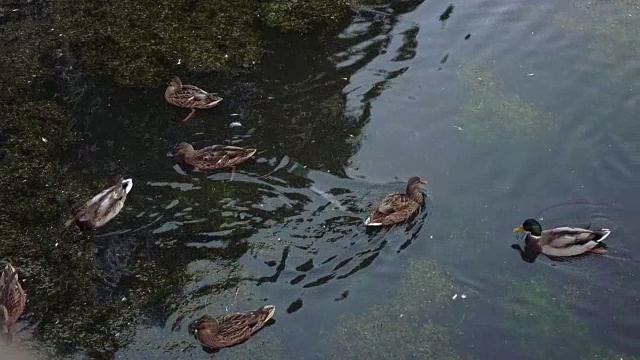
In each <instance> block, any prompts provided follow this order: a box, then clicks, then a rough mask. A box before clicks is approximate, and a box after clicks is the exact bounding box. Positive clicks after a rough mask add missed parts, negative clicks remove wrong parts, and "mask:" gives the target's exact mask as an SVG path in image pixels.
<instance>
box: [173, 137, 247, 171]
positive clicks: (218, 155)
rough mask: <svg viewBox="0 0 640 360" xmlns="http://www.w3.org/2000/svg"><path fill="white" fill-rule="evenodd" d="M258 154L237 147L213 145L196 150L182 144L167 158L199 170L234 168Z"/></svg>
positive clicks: (186, 144)
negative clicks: (181, 161) (179, 159)
mask: <svg viewBox="0 0 640 360" xmlns="http://www.w3.org/2000/svg"><path fill="white" fill-rule="evenodd" d="M255 153H256V149H246V148H241V147H237V146H227V145H212V146H207V147H204V148H202V149H199V150H195V149H194V148H193V146H191V144H188V143H185V142H183V143H180V144H178V145H177V146H176V147H175V148H174V150H173V151H172V152H169V153H168V154H167V156H171V157H178V158H181V159H182V160H183V161H184V162H185V163H187V164H189V165H191V166H193V167H194V168H196V169H198V170H215V169H222V168H233V167H235V166H236V165H238V164H240V163H243V162H245V161H247V160H248V159H249V158H250V157H252V156H253V155H254V154H255Z"/></svg>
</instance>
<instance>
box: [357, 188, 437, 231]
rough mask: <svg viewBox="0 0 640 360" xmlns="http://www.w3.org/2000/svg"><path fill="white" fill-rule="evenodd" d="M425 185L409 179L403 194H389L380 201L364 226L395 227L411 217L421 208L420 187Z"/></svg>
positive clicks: (421, 196)
mask: <svg viewBox="0 0 640 360" xmlns="http://www.w3.org/2000/svg"><path fill="white" fill-rule="evenodd" d="M426 183H427V182H426V181H424V180H421V179H420V178H419V177H417V176H414V177H412V178H410V179H409V181H407V188H406V189H405V192H404V193H391V194H389V195H387V196H385V197H384V199H382V201H381V202H380V204H379V205H377V206H376V208H375V209H374V210H373V211H372V212H371V215H369V217H368V218H367V220H365V221H364V224H365V226H389V225H395V224H397V223H400V222H403V221H406V220H407V219H409V218H410V217H412V216H413V215H414V214H415V213H416V212H418V211H419V210H420V206H422V201H423V195H422V191H421V190H420V185H422V184H426Z"/></svg>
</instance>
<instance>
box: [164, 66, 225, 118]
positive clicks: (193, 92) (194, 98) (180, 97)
mask: <svg viewBox="0 0 640 360" xmlns="http://www.w3.org/2000/svg"><path fill="white" fill-rule="evenodd" d="M164 98H165V100H167V102H168V103H169V104H171V105H175V106H178V107H182V108H187V109H191V112H190V113H189V115H188V116H187V117H186V118H184V119H183V120H182V122H185V121H187V120H189V119H190V118H191V117H192V116H193V114H194V113H195V112H196V109H210V108H212V107H214V106H216V105H218V103H220V101H222V98H221V97H219V96H218V95H217V94H215V93H210V92H207V91H204V90H202V89H200V88H199V87H197V86H193V85H183V84H182V81H180V78H179V77H177V76H174V77H173V78H172V79H171V81H169V83H168V84H167V89H166V90H165V91H164Z"/></svg>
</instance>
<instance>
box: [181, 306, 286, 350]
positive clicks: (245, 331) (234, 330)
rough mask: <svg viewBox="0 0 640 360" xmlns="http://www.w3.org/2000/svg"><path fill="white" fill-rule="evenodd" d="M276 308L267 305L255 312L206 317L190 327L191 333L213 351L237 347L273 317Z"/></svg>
mask: <svg viewBox="0 0 640 360" xmlns="http://www.w3.org/2000/svg"><path fill="white" fill-rule="evenodd" d="M275 311H276V307H275V306H273V305H266V306H263V307H261V308H259V309H257V310H254V311H248V312H243V313H234V314H229V315H224V316H220V317H217V318H213V317H211V316H209V315H204V316H202V317H201V318H200V319H198V320H196V321H195V322H193V323H192V324H190V325H189V332H190V333H192V334H194V335H195V336H196V337H197V338H198V340H199V341H200V343H202V345H204V346H205V347H208V348H211V349H218V348H223V347H227V346H232V345H236V344H238V343H241V342H243V341H245V340H247V339H248V338H249V337H250V336H251V335H253V334H254V333H255V332H256V331H258V330H260V329H261V328H262V327H263V326H264V324H266V322H267V321H269V319H271V317H272V316H273V314H274V313H275Z"/></svg>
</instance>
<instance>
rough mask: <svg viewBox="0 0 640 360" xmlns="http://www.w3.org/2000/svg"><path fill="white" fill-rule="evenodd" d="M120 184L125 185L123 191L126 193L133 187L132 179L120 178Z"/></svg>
mask: <svg viewBox="0 0 640 360" xmlns="http://www.w3.org/2000/svg"><path fill="white" fill-rule="evenodd" d="M122 184H124V185H125V188H124V191H125V192H126V193H127V194H128V193H129V192H130V191H131V189H132V188H133V179H131V178H129V179H125V180H122Z"/></svg>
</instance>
